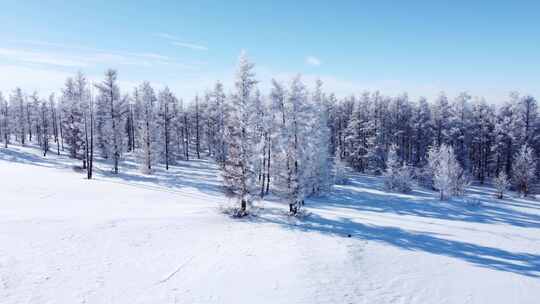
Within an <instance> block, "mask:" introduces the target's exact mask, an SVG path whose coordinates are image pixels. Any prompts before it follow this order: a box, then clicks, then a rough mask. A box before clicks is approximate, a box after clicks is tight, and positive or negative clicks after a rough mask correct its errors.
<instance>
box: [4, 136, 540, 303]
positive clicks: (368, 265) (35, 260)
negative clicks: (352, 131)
mask: <svg viewBox="0 0 540 304" xmlns="http://www.w3.org/2000/svg"><path fill="white" fill-rule="evenodd" d="M74 165H79V163H78V162H74V161H73V160H70V159H68V158H67V157H65V156H56V155H54V154H53V153H50V154H49V155H48V156H47V158H43V157H41V155H40V152H39V150H38V149H36V148H32V147H30V148H21V147H17V146H12V147H10V148H9V149H8V150H6V149H3V148H0V303H3V304H15V303H17V304H18V303H69V304H72V303H130V304H133V303H366V304H367V303H370V304H371V303H538V301H539V299H540V203H539V202H537V201H535V200H529V199H519V198H515V197H512V198H509V199H505V200H496V199H492V196H493V195H492V190H491V189H489V188H483V187H471V189H470V190H469V191H468V194H467V198H466V199H456V200H452V201H449V202H440V201H438V200H437V199H436V197H437V195H436V194H435V193H432V192H430V191H426V190H422V189H415V191H414V192H413V193H411V194H407V195H404V194H397V193H389V192H388V191H385V190H383V188H382V183H381V180H380V178H377V177H369V176H362V175H352V176H351V181H350V183H349V184H348V185H343V186H335V188H334V191H333V193H331V194H330V195H328V196H326V197H322V198H317V199H310V200H308V201H307V202H306V205H307V206H308V209H309V215H308V216H306V217H304V218H302V219H296V218H290V217H288V216H286V214H285V211H286V207H285V205H284V204H283V202H280V201H279V200H277V199H275V198H271V199H269V200H268V201H263V202H259V203H258V205H259V206H260V207H261V209H259V210H258V211H257V214H256V215H255V216H251V217H249V218H245V219H241V220H238V219H231V218H229V217H227V216H225V215H223V214H222V213H220V211H219V206H221V205H226V204H227V202H228V200H229V198H227V197H225V196H224V195H223V194H222V192H221V183H220V178H219V173H218V171H217V168H216V166H215V165H214V164H213V163H212V162H211V161H209V160H200V161H198V160H194V161H190V162H182V163H180V164H179V165H178V166H173V167H171V169H170V170H169V172H167V173H165V170H164V168H162V167H159V168H157V169H156V172H155V173H154V174H153V175H151V176H146V175H143V174H141V173H139V172H138V170H137V169H136V166H135V165H134V163H133V162H130V161H127V162H125V163H123V164H122V166H121V173H120V174H119V175H118V176H114V175H113V174H111V173H109V171H110V166H109V165H108V164H106V163H103V162H98V163H97V164H96V165H97V167H98V168H97V169H96V177H95V179H94V180H91V181H88V180H86V179H85V178H84V175H83V174H82V173H80V172H76V171H75V170H74V169H73V166H74ZM511 195H512V196H513V194H511ZM349 236H350V237H349Z"/></svg>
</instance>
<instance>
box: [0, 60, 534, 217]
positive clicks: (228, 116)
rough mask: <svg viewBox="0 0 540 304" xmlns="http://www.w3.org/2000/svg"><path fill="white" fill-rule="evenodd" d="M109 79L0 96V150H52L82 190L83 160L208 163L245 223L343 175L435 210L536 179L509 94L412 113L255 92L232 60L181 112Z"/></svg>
mask: <svg viewBox="0 0 540 304" xmlns="http://www.w3.org/2000/svg"><path fill="white" fill-rule="evenodd" d="M117 78H118V74H117V72H116V71H115V70H108V71H106V72H105V75H104V79H103V81H101V82H100V83H97V84H90V83H89V82H88V80H87V79H86V77H85V76H84V75H83V74H82V73H78V74H77V75H75V77H73V78H68V79H67V80H66V82H65V85H64V88H63V90H62V92H61V94H60V95H59V96H58V97H56V96H55V95H51V96H49V97H48V99H42V98H40V97H39V96H38V95H37V93H33V94H30V95H28V94H25V93H24V92H23V91H22V90H21V89H19V88H17V89H15V90H14V91H13V92H11V94H9V97H7V98H6V97H4V95H2V94H1V93H0V140H2V141H3V146H4V147H6V148H7V147H8V145H9V144H10V142H11V141H16V142H18V143H20V144H21V145H25V144H27V143H28V142H32V143H35V144H38V145H39V146H40V147H41V149H42V150H43V155H44V156H45V155H46V154H47V152H48V151H49V150H53V149H54V150H56V153H58V154H60V151H61V150H64V149H65V150H66V151H67V153H68V154H69V155H70V156H71V157H72V158H75V159H78V160H80V161H81V162H82V167H83V168H85V169H86V170H87V171H88V177H89V178H91V171H92V163H93V162H92V160H93V158H94V148H95V149H96V155H97V156H98V157H100V158H103V159H105V160H108V161H109V163H110V164H111V171H112V172H114V173H118V172H119V171H121V168H122V160H123V158H124V157H125V155H126V154H127V153H131V154H133V155H134V156H135V157H136V159H137V160H138V163H139V166H140V169H141V171H142V172H144V173H146V174H151V173H152V171H153V168H154V167H155V166H156V165H157V164H163V165H164V166H165V168H166V169H168V168H169V166H170V165H174V164H176V163H177V162H178V161H180V160H190V158H194V157H196V158H200V157H202V155H207V156H209V157H212V158H213V159H215V161H216V162H217V163H218V164H219V166H220V167H221V169H222V172H223V179H224V184H225V186H226V187H227V188H228V189H229V190H230V191H231V192H232V193H235V194H236V195H237V197H238V202H239V205H238V209H237V210H236V211H237V214H238V215H243V214H246V212H247V209H248V208H249V206H250V204H251V202H252V201H253V200H254V198H255V197H256V196H264V195H266V194H268V193H269V192H273V193H275V194H278V195H281V196H282V197H284V198H286V199H287V201H288V203H289V206H290V211H291V213H292V214H296V213H298V212H299V211H300V209H301V208H302V206H303V204H304V198H305V197H306V196H310V195H318V194H322V193H324V192H326V191H328V190H329V188H330V187H331V185H332V184H333V183H334V182H336V183H346V176H345V175H346V174H345V172H346V170H345V165H348V166H349V167H350V168H352V169H354V170H357V171H360V172H364V173H370V174H384V176H385V184H386V186H387V187H388V188H389V189H392V190H396V191H402V192H406V191H410V190H411V179H416V180H417V181H418V182H419V183H420V184H422V185H426V186H428V187H432V188H434V189H437V190H438V191H439V192H440V196H441V199H444V198H446V197H448V196H451V195H459V194H461V193H463V191H464V187H465V186H466V185H467V184H468V183H469V182H470V181H473V180H475V181H478V182H480V183H484V182H485V181H486V180H491V179H493V178H495V177H496V179H495V180H494V182H495V184H496V185H497V189H498V193H499V196H500V197H501V198H502V196H503V193H504V191H506V189H507V188H508V186H509V183H510V182H512V185H513V186H514V187H515V189H516V190H518V191H520V192H522V193H523V194H525V195H526V194H527V193H528V192H530V191H531V184H532V182H533V181H534V179H535V176H536V172H538V170H537V163H536V161H535V159H536V158H537V157H538V154H537V153H538V151H540V149H539V145H540V136H539V134H540V120H539V119H538V109H537V102H536V100H535V99H534V98H533V97H531V96H520V95H519V94H518V93H512V94H510V99H509V100H508V102H507V103H505V104H503V105H499V106H498V107H497V106H495V105H493V104H488V103H487V102H486V101H485V100H483V99H479V98H476V99H473V98H472V97H471V96H470V95H468V94H467V93H462V94H459V95H458V96H457V97H456V98H454V99H452V100H450V99H449V98H448V97H447V96H446V95H445V94H444V93H441V94H440V95H439V96H438V97H437V98H435V100H433V101H432V102H428V101H427V100H426V99H425V98H420V99H419V100H418V101H412V100H410V99H409V97H408V96H407V94H403V95H399V96H396V97H388V96H385V95H382V94H381V93H379V92H364V93H362V94H360V95H359V96H355V95H353V96H349V97H346V98H342V99H338V98H337V97H336V96H335V95H334V94H332V93H329V94H328V93H325V92H324V91H323V83H322V82H321V81H317V82H316V83H315V84H313V89H312V90H308V88H307V86H306V84H305V83H304V82H303V81H302V79H301V77H300V76H296V77H294V78H293V79H291V80H290V82H289V83H281V82H279V81H276V80H273V81H272V83H271V89H270V91H269V92H268V94H267V95H266V94H263V93H261V92H260V91H259V89H258V80H257V77H256V73H255V66H254V64H253V63H251V62H250V61H249V60H248V59H247V57H246V56H245V54H242V55H241V56H240V59H239V63H238V67H237V71H236V75H235V81H234V88H231V93H229V94H226V93H225V89H224V87H223V85H222V84H221V83H220V82H217V83H216V84H215V86H214V87H213V88H211V89H209V90H208V91H207V92H206V93H205V94H204V95H203V97H199V96H197V97H196V98H195V99H194V101H193V102H190V103H189V104H186V105H184V102H183V101H182V100H181V99H179V98H177V97H176V96H175V94H174V93H173V92H172V91H171V90H170V89H169V88H164V89H162V90H160V91H159V92H156V91H155V89H154V88H153V87H152V86H151V84H150V83H148V82H144V83H142V84H141V85H140V86H138V87H136V88H135V89H134V90H133V91H132V92H121V90H120V88H119V86H118V79H117Z"/></svg>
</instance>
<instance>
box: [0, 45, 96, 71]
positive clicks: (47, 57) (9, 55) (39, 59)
mask: <svg viewBox="0 0 540 304" xmlns="http://www.w3.org/2000/svg"><path fill="white" fill-rule="evenodd" d="M0 58H4V59H8V60H14V61H19V62H24V63H34V64H46V65H54V66H61V67H68V68H72V67H87V66H88V63H87V62H85V61H84V60H78V59H77V58H67V57H64V56H57V55H55V54H51V53H47V52H34V51H26V50H19V49H7V48H0Z"/></svg>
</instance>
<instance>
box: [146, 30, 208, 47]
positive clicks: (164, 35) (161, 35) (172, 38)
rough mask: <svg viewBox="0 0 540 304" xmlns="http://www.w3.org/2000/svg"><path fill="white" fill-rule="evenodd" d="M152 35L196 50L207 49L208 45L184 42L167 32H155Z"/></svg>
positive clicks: (175, 44)
mask: <svg viewBox="0 0 540 304" xmlns="http://www.w3.org/2000/svg"><path fill="white" fill-rule="evenodd" d="M154 36H156V37H159V38H162V39H165V40H168V41H169V42H170V43H171V44H172V45H174V46H178V47H183V48H188V49H192V50H196V51H208V47H207V46H204V45H202V44H197V43H190V42H184V41H182V39H180V38H178V37H176V36H174V35H171V34H167V33H156V34H154Z"/></svg>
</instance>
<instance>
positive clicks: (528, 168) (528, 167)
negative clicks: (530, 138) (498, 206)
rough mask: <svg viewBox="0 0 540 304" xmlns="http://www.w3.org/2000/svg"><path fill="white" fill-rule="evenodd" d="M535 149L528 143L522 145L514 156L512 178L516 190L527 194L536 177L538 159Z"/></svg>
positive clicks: (524, 194)
mask: <svg viewBox="0 0 540 304" xmlns="http://www.w3.org/2000/svg"><path fill="white" fill-rule="evenodd" d="M533 153H534V151H533V149H532V148H530V147H528V146H527V145H524V146H522V147H521V148H520V149H519V151H518V153H517V154H516V156H515V158H514V164H513V168H512V172H513V175H512V180H513V184H514V187H515V188H516V191H517V192H518V193H520V194H521V195H523V196H527V195H528V194H529V191H530V187H531V184H532V182H533V181H534V179H535V172H536V161H535V160H534V157H533Z"/></svg>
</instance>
